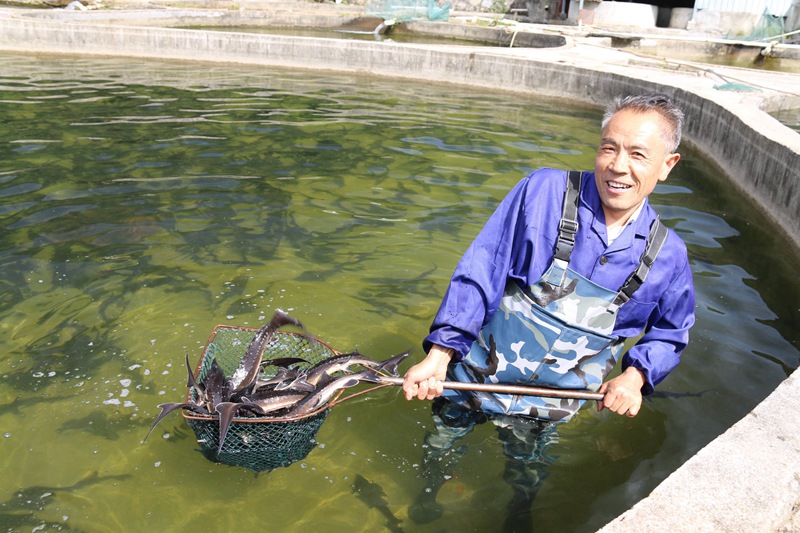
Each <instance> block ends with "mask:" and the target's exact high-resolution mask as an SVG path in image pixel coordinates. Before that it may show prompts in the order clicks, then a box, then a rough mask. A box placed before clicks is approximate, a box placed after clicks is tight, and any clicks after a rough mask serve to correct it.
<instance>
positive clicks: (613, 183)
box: [606, 181, 631, 191]
mask: <svg viewBox="0 0 800 533" xmlns="http://www.w3.org/2000/svg"><path fill="white" fill-rule="evenodd" d="M606 184H607V185H608V187H609V188H610V189H614V190H615V191H627V190H628V189H630V188H631V186H630V185H626V184H624V183H619V182H617V181H608V182H606Z"/></svg>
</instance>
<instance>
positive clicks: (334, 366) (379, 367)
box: [305, 351, 409, 385]
mask: <svg viewBox="0 0 800 533" xmlns="http://www.w3.org/2000/svg"><path fill="white" fill-rule="evenodd" d="M408 354H409V352H403V353H401V354H399V355H396V356H394V357H392V358H390V359H387V360H386V361H377V360H375V359H373V358H371V357H367V356H365V355H361V354H360V353H358V351H354V352H353V353H348V354H342V355H337V356H334V357H329V358H328V359H325V360H324V361H321V362H319V363H317V364H316V365H314V366H313V367H311V368H309V369H308V371H306V373H305V374H306V382H308V383H310V384H312V385H317V384H318V383H319V382H320V380H322V379H323V378H325V376H332V375H333V374H335V373H337V372H346V371H348V370H350V368H351V367H353V366H356V365H359V366H362V367H364V368H369V369H371V370H374V371H375V372H386V373H389V374H391V375H393V376H397V367H398V366H400V363H401V362H402V361H403V359H405V358H406V357H408Z"/></svg>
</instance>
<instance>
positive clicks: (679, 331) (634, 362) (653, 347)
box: [622, 248, 695, 394]
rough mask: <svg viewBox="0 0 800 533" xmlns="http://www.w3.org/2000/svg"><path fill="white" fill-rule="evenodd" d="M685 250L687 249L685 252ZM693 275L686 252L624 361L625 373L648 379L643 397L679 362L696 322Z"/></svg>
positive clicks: (643, 389)
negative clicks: (637, 372) (631, 371)
mask: <svg viewBox="0 0 800 533" xmlns="http://www.w3.org/2000/svg"><path fill="white" fill-rule="evenodd" d="M684 250H685V248H684ZM694 309H695V294H694V285H693V282H692V271H691V266H690V265H689V258H688V256H687V255H686V253H685V251H684V254H683V264H682V265H680V266H679V267H678V268H677V269H676V275H675V276H674V277H673V278H672V279H671V280H670V282H669V284H668V286H667V287H666V290H665V291H664V292H663V294H662V296H661V298H660V299H659V301H658V305H657V307H656V309H655V311H654V312H653V314H652V315H651V317H650V320H649V321H648V327H647V328H646V330H645V333H644V335H643V336H642V337H641V339H640V340H639V342H637V343H636V345H635V346H633V347H632V348H631V349H630V350H629V351H628V352H627V353H626V354H625V355H624V356H623V358H622V369H623V370H624V369H626V368H628V367H629V366H633V367H635V368H637V369H639V370H640V371H641V372H642V373H643V374H644V376H645V385H644V387H643V388H642V393H643V394H650V393H652V392H653V389H654V387H655V386H656V385H657V384H658V383H659V382H661V380H663V379H664V378H665V377H666V376H667V374H669V373H670V372H671V371H672V370H673V369H674V368H675V367H676V366H677V365H678V363H679V362H680V354H681V352H682V351H683V349H684V348H685V347H686V345H687V344H688V342H689V328H691V327H692V325H693V324H694V321H695V315H694Z"/></svg>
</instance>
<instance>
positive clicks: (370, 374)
mask: <svg viewBox="0 0 800 533" xmlns="http://www.w3.org/2000/svg"><path fill="white" fill-rule="evenodd" d="M353 377H355V378H356V379H357V383H360V382H362V381H366V382H367V383H383V379H381V375H380V374H378V373H377V372H376V371H374V370H371V369H369V368H368V369H366V370H362V371H361V372H359V373H358V374H353Z"/></svg>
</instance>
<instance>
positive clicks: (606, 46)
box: [0, 0, 800, 533]
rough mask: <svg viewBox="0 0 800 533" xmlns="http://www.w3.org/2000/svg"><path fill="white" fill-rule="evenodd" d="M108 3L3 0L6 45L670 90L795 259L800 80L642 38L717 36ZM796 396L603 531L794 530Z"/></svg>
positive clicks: (798, 486) (712, 447)
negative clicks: (384, 25) (353, 28)
mask: <svg viewBox="0 0 800 533" xmlns="http://www.w3.org/2000/svg"><path fill="white" fill-rule="evenodd" d="M134 2H135V3H134ZM233 7H235V9H230V8H233ZM113 8H114V9H108V10H97V11H66V10H47V11H43V10H38V11H32V10H24V9H14V8H0V50H13V51H34V52H47V53H82V54H111V55H124V56H132V57H160V58H176V59H189V60H200V61H225V62H247V63H258V64H269V65H280V66H293V67H297V66H298V65H303V66H305V67H306V68H314V69H333V70H341V71H357V72H366V73H370V74H376V75H382V76H393V77H404V78H418V79H425V80H426V81H428V82H441V83H460V84H468V85H476V86H481V87H491V88H497V87H502V88H503V89H505V90H509V91H520V92H528V91H536V92H538V93H541V94H544V95H548V96H552V97H568V98H572V99H579V100H583V101H587V102H590V103H597V104H601V103H604V102H606V101H608V99H609V98H610V97H611V96H613V95H615V94H618V93H620V92H623V91H625V90H627V91H631V92H633V91H634V90H661V91H663V92H668V93H670V94H673V95H674V96H675V97H676V98H677V99H678V100H679V101H680V102H681V103H682V105H683V106H684V108H685V109H686V110H687V115H689V116H691V117H692V119H693V120H692V122H691V124H688V125H687V131H686V139H687V142H689V143H691V144H693V145H694V146H696V147H697V148H699V149H701V150H703V151H704V153H706V154H707V155H709V157H710V158H711V159H712V160H713V161H715V162H716V164H718V165H719V166H720V168H721V169H722V170H723V171H725V172H726V173H727V174H728V175H729V176H731V180H732V182H733V183H734V184H735V185H736V186H738V187H740V188H741V189H742V191H743V193H744V194H746V195H748V196H749V197H750V198H751V199H752V200H753V202H754V204H755V205H757V206H760V207H761V208H763V209H764V210H765V212H767V213H769V214H770V215H771V216H772V219H773V220H774V221H775V224H776V228H779V229H780V230H782V231H783V232H784V235H785V236H786V239H787V244H788V246H789V248H793V249H794V251H795V253H797V250H798V249H800V186H798V183H800V133H797V132H794V131H793V130H790V129H789V128H787V127H785V126H783V125H781V124H779V123H778V122H777V121H775V120H774V119H772V118H771V117H769V116H768V115H767V114H766V113H765V111H769V110H776V109H781V108H800V75H799V74H788V73H780V72H768V71H755V70H752V69H736V68H729V67H720V66H709V65H703V64H698V63H692V62H686V61H675V60H670V59H667V57H668V55H665V56H663V57H660V58H658V57H656V58H654V57H652V55H648V54H644V53H643V52H642V46H643V45H642V43H643V42H644V47H645V48H646V47H647V46H653V42H655V46H656V47H657V49H658V50H661V51H662V52H663V53H664V54H667V53H668V51H669V50H670V46H673V47H675V46H681V47H682V48H685V47H686V46H694V47H696V48H704V47H707V46H709V44H711V45H713V46H717V45H718V44H719V43H717V42H716V40H715V39H710V38H709V37H708V36H703V35H691V34H689V33H688V32H676V31H670V30H651V31H649V32H648V31H646V30H641V29H637V30H631V29H630V28H628V29H624V28H605V29H598V28H586V27H584V28H575V27H566V26H541V25H524V27H523V26H519V25H510V28H508V27H504V26H505V25H504V24H502V23H499V24H498V23H496V22H495V24H494V26H495V28H494V30H493V31H496V32H519V31H525V32H532V33H535V34H538V35H540V36H541V38H542V39H543V40H544V41H547V40H548V39H552V37H553V36H560V37H561V38H563V43H562V44H559V45H557V46H556V47H551V48H511V47H505V48H485V47H483V48H478V47H464V46H449V45H437V46H436V47H432V46H424V45H399V44H395V45H392V46H387V43H380V42H356V41H341V40H339V41H336V40H324V41H320V40H318V39H297V38H291V37H276V36H266V35H255V34H242V33H225V32H188V31H184V30H175V29H169V27H170V26H172V27H174V26H198V25H210V24H215V25H219V23H220V22H223V23H225V24H229V25H236V24H240V25H241V24H242V20H247V21H257V22H258V23H261V24H265V25H268V24H269V23H275V21H281V23H282V24H284V25H306V26H326V25H338V24H340V23H342V22H343V21H347V20H352V19H353V18H355V17H358V16H361V15H363V13H362V12H361V9H360V8H358V7H352V6H338V5H335V4H321V3H316V2H310V3H306V2H287V1H281V2H278V1H277V0H239V1H237V2H236V4H235V6H234V4H232V3H228V2H225V1H223V0H220V1H218V2H215V3H214V9H204V8H203V4H202V0H198V2H195V3H191V2H189V1H184V2H175V3H174V4H173V5H172V6H171V7H168V6H165V5H164V4H155V3H153V2H149V1H146V0H132V1H131V2H130V3H128V4H125V5H123V4H117V3H115V4H114V5H113ZM475 16H476V15H474V14H472V15H468V16H466V17H464V18H460V17H453V20H452V21H451V22H449V23H446V24H444V25H433V24H431V23H428V25H427V26H426V27H425V28H424V29H425V30H426V31H430V32H436V31H440V32H445V33H446V32H462V31H468V30H466V29H464V28H465V27H466V28H469V26H470V24H468V22H469V21H468V19H469V18H470V17H475ZM298 21H304V22H305V24H298ZM475 25H476V24H472V26H475ZM483 26H486V25H485V24H483ZM437 27H438V30H437V29H436V28H437ZM498 27H499V29H498ZM481 31H483V30H481ZM615 43H616V46H615ZM620 43H622V44H620ZM636 43H638V45H637V44H636ZM648 43H650V44H648ZM670 43H672V44H670ZM676 43H679V44H676ZM550 46H552V44H551V45H550ZM620 46H623V48H620ZM748 46H750V45H748ZM758 46H759V47H763V46H761V45H758ZM781 53H782V54H785V57H790V56H791V55H792V54H795V53H797V49H796V48H792V47H785V46H784V47H782V50H781ZM725 84H728V85H730V84H734V85H737V86H739V87H741V85H746V86H747V87H749V88H750V89H751V90H749V91H743V90H738V91H731V90H724V89H721V88H720V87H721V86H723V85H725ZM799 312H800V311H799ZM798 398H800V374H799V373H797V372H795V373H794V374H793V375H792V376H790V377H789V378H788V379H787V380H786V381H784V382H783V383H782V384H781V385H780V386H779V387H778V388H777V389H776V390H775V391H774V393H773V394H771V395H770V396H769V397H768V398H766V399H765V400H764V401H763V402H762V403H761V404H760V405H758V406H757V407H756V408H755V409H754V410H753V411H752V412H750V413H749V414H748V415H747V416H745V417H744V418H743V419H742V420H740V421H739V422H738V423H736V424H735V425H734V426H733V427H731V428H730V429H729V430H728V431H726V432H725V433H724V434H723V435H721V436H720V437H719V438H717V439H716V440H714V441H713V442H711V443H710V444H709V445H708V446H706V447H705V448H704V449H702V450H701V451H700V452H698V453H697V454H696V455H695V456H694V457H692V458H691V459H690V460H688V461H687V462H686V463H685V464H684V465H683V466H681V467H680V468H679V469H678V470H677V471H676V472H674V473H673V474H672V475H671V476H670V477H669V478H667V479H666V480H665V481H664V482H662V483H661V484H660V485H659V486H658V487H657V488H656V489H655V490H654V491H653V492H652V493H651V494H650V495H649V497H647V498H645V499H644V500H642V501H640V502H639V503H637V504H636V505H635V506H634V507H633V508H632V509H630V510H629V511H627V512H626V513H624V514H623V515H621V516H620V517H618V518H617V519H616V520H614V521H612V522H611V523H609V524H607V525H606V526H605V527H604V528H603V529H602V530H601V531H603V532H606V533H609V532H634V531H635V532H637V533H638V532H649V531H653V532H661V531H670V532H671V533H678V532H698V531H736V532H739V531H742V532H788V531H800V432H798V431H797V428H798V427H800V409H798V407H800V400H798Z"/></svg>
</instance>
